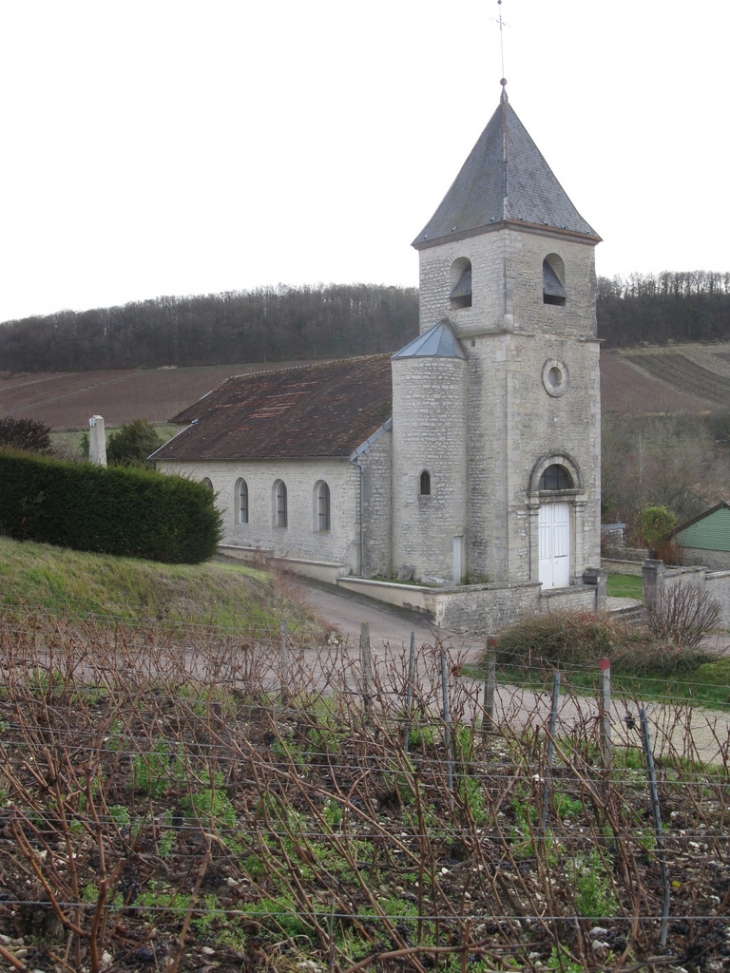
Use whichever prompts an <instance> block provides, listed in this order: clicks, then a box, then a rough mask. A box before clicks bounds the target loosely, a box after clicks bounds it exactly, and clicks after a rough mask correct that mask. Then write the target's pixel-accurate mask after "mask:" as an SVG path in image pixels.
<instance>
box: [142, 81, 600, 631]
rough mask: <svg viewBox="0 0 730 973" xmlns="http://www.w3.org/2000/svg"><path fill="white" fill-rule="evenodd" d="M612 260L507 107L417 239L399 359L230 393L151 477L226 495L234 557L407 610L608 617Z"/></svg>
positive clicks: (310, 372)
mask: <svg viewBox="0 0 730 973" xmlns="http://www.w3.org/2000/svg"><path fill="white" fill-rule="evenodd" d="M599 242H600V237H599V236H598V235H597V234H596V232H595V231H594V230H593V229H592V227H591V226H590V225H589V224H588V223H587V222H586V221H585V220H584V219H583V217H582V216H581V215H580V214H579V213H578V211H577V210H576V209H575V207H574V206H573V204H572V202H571V201H570V199H569V198H568V196H567V194H566V193H565V191H564V190H563V188H562V186H561V185H560V183H559V182H558V180H557V179H556V177H555V176H554V174H553V172H552V170H551V169H550V167H549V166H548V164H547V162H546V161H545V159H544V158H543V156H542V155H541V153H540V151H539V150H538V148H537V146H536V145H535V143H534V142H533V140H532V139H531V137H530V135H529V134H528V132H527V130H526V128H525V127H524V125H523V124H522V122H521V121H520V119H519V118H518V117H517V114H516V113H515V111H514V110H513V108H512V106H511V104H510V103H509V100H508V98H507V95H506V90H505V89H504V88H503V90H502V97H501V99H500V102H499V105H498V107H497V110H496V111H495V113H494V114H493V115H492V117H491V119H490V120H489V122H488V124H487V127H486V128H485V129H484V131H483V132H482V134H481V136H480V137H479V140H478V141H477V143H476V145H475V146H474V148H473V150H472V152H471V153H470V155H469V157H468V158H467V160H466V162H465V163H464V165H463V167H462V169H461V171H460V172H459V174H458V175H457V177H456V179H455V180H454V182H453V184H452V186H451V188H450V189H449V190H448V192H447V193H446V195H445V197H444V198H443V200H442V202H441V204H440V205H439V206H438V208H437V209H436V212H435V213H434V215H433V216H432V217H431V219H430V220H429V221H428V222H427V223H426V225H425V226H424V228H423V229H422V230H421V232H420V233H419V234H418V235H417V237H416V238H415V240H414V242H413V246H414V247H415V248H416V250H417V251H418V253H419V267H420V270H419V278H420V280H419V287H420V291H419V294H420V296H419V328H420V334H419V336H418V337H417V338H416V339H415V340H413V341H411V342H410V343H409V344H408V345H406V347H405V348H402V349H401V350H400V351H398V352H397V353H396V354H394V355H392V356H386V355H377V356H368V357H363V358H352V359H347V360H342V361H325V362H316V363H307V364H303V365H301V366H296V367H290V368H285V369H280V370H277V371H267V372H259V373H256V374H249V375H244V376H238V377H233V378H230V379H229V380H228V381H226V382H225V383H224V384H223V385H221V386H220V387H219V388H217V389H216V390H214V391H213V392H210V393H209V394H208V395H207V396H204V397H203V398H202V399H201V400H200V401H199V402H197V403H195V405H192V406H191V407H190V408H188V409H185V410H184V411H183V412H181V413H180V414H179V415H177V416H176V417H175V418H174V420H173V421H174V422H175V423H177V424H178V425H179V427H180V428H181V431H180V432H179V433H178V434H177V435H176V436H175V437H174V438H173V439H172V440H170V442H168V443H167V444H166V445H164V446H163V447H162V448H161V449H159V450H158V451H157V452H156V453H155V454H154V457H153V458H154V460H155V462H156V464H157V466H158V468H159V469H160V470H163V471H170V472H176V473H181V474H183V475H186V476H191V477H194V478H196V479H200V480H204V481H205V482H206V483H207V484H208V485H209V486H210V487H211V488H212V489H213V490H214V491H215V493H216V497H217V503H218V504H219V507H220V510H221V513H222V516H223V525H224V537H223V543H222V549H223V550H224V551H225V552H226V553H228V554H233V555H235V556H239V557H242V558H247V559H251V558H255V557H257V556H262V555H265V556H268V557H274V558H276V559H279V560H281V561H282V562H283V563H284V564H285V565H287V566H289V567H290V568H291V569H293V570H295V571H300V572H301V573H304V574H309V575H311V576H313V577H318V578H321V579H324V580H329V581H333V582H338V583H345V582H347V580H348V579H349V580H350V581H351V582H352V583H354V582H355V579H378V580H377V581H371V582H370V583H371V588H370V589H369V590H368V593H369V594H371V593H372V594H375V595H376V596H380V594H379V593H378V592H377V591H375V590H374V588H373V587H372V586H373V585H374V586H377V585H378V584H380V586H381V587H389V588H390V589H392V588H394V587H395V583H397V582H398V581H400V582H401V584H400V585H398V587H399V588H402V589H407V590H408V591H409V598H410V600H409V599H408V598H405V600H404V601H403V602H402V603H404V604H414V603H415V602H414V597H415V595H414V592H413V588H414V583H415V587H418V586H419V585H420V586H422V587H423V588H424V589H426V588H427V589H434V590H435V591H436V592H438V591H439V590H443V591H446V590H448V591H450V592H451V593H452V594H453V593H454V592H457V591H458V592H461V593H462V594H463V593H464V592H467V593H468V592H469V591H473V592H474V595H473V596H472V600H474V597H475V596H476V591H477V589H479V590H483V591H486V592H490V591H491V592H492V595H491V596H489V597H491V598H492V600H494V599H495V598H496V599H497V601H499V600H500V598H501V602H500V603H502V602H505V604H507V603H509V604H510V605H515V604H517V603H519V604H521V605H522V604H527V603H529V604H532V603H533V602H534V600H535V599H536V598H538V599H539V598H540V597H541V596H544V595H546V594H550V593H553V594H554V595H558V593H559V592H562V593H563V594H570V593H572V595H573V599H572V601H571V602H570V604H571V606H574V605H576V604H580V605H581V606H583V607H587V608H589V607H592V603H591V600H590V599H591V598H593V601H594V602H595V597H596V596H595V590H596V589H594V588H590V585H587V584H585V583H584V582H585V580H586V577H587V576H589V575H590V574H591V569H593V574H594V575H595V574H596V573H597V572H596V570H595V569H597V568H598V567H599V566H600V461H601V440H600V436H601V426H600V420H601V416H600V376H599V343H598V340H597V338H596V275H595V262H594V248H595V245H596V244H597V243H599ZM402 582H409V584H408V585H406V584H402ZM593 583H595V582H593ZM587 588H590V591H588V592H586V591H585V590H584V589H587ZM499 591H501V592H504V593H505V594H503V595H501V596H498V595H494V592H499ZM525 592H528V593H529V597H527V596H526V595H525ZM581 592H582V594H581ZM575 596H578V601H577V602H576V597H575ZM389 600H392V599H390V597H389ZM477 600H478V599H477ZM488 600H489V598H487V601H488ZM482 601H484V599H482ZM437 614H438V613H437ZM467 614H468V613H467ZM507 614H509V615H511V614H512V611H511V610H510V611H509V612H507ZM442 615H443V612H442ZM500 617H506V616H504V612H503V613H502V615H501V616H500Z"/></svg>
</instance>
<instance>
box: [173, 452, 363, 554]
mask: <svg viewBox="0 0 730 973" xmlns="http://www.w3.org/2000/svg"><path fill="white" fill-rule="evenodd" d="M158 465H159V468H160V470H161V471H162V472H171V473H178V474H180V475H182V476H189V477H191V478H192V479H195V480H203V479H204V478H206V477H207V478H208V479H209V480H210V481H211V483H212V484H213V490H214V491H215V493H216V505H217V507H218V509H219V510H220V511H221V515H222V518H223V537H222V542H223V543H224V544H227V545H231V546H233V547H242V548H253V549H258V550H261V551H262V552H264V553H267V554H273V555H274V556H276V557H291V558H312V559H314V560H317V561H326V562H332V563H337V564H345V565H347V567H348V570H349V571H350V572H353V573H354V572H357V570H358V568H359V516H360V511H359V505H360V500H359V496H360V494H359V490H360V484H359V471H358V470H357V469H356V468H355V467H354V466H353V465H352V464H351V463H350V462H348V460H346V459H325V460H296V461H286V460H277V461H274V460H271V461H269V462H248V463H241V462H235V461H208V462H204V461H197V462H196V461H189V462H182V463H169V462H168V463H160V464H158ZM239 477H243V478H244V479H245V480H246V483H247V484H248V509H249V522H248V523H247V524H239V523H236V518H235V499H234V491H235V487H236V482H237V480H238V479H239ZM277 480H283V481H284V483H285V484H286V488H287V526H286V527H276V526H274V498H273V488H274V483H275V482H276V481H277ZM322 480H324V481H325V482H326V483H327V484H328V486H329V488H330V530H329V531H327V532H324V531H320V530H318V524H317V504H316V492H315V490H316V486H317V484H318V483H319V482H320V481H322Z"/></svg>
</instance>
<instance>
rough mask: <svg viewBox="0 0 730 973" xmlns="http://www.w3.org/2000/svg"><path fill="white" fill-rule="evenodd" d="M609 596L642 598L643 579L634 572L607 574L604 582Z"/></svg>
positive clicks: (641, 599) (640, 599)
mask: <svg viewBox="0 0 730 973" xmlns="http://www.w3.org/2000/svg"><path fill="white" fill-rule="evenodd" d="M606 594H607V595H608V596H609V598H637V599H638V600H639V601H643V599H644V579H643V578H642V577H640V576H639V575H636V574H609V575H608V580H607V582H606Z"/></svg>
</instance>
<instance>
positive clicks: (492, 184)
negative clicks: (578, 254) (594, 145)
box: [413, 92, 600, 250]
mask: <svg viewBox="0 0 730 973" xmlns="http://www.w3.org/2000/svg"><path fill="white" fill-rule="evenodd" d="M505 223H511V224H513V225H514V224H517V225H520V224H522V225H525V224H526V225H528V226H529V225H532V226H540V227H545V226H547V227H549V228H550V229H552V230H558V231H563V232H567V233H570V234H571V235H574V234H579V235H580V236H583V237H585V238H586V239H587V240H589V241H590V242H592V243H597V242H598V241H599V240H600V237H599V236H598V235H597V234H596V231H595V230H594V229H593V228H592V227H591V226H590V225H589V224H588V223H586V221H585V220H584V219H583V217H582V216H581V215H580V213H579V212H578V210H577V209H576V208H575V206H573V204H572V203H571V201H570V199H569V198H568V196H567V194H566V192H565V190H564V189H563V187H562V186H561V185H560V183H559V182H558V180H557V179H556V178H555V176H554V175H553V172H552V170H551V168H550V166H549V165H548V164H547V162H546V161H545V159H544V158H543V156H542V153H541V152H540V150H539V149H538V147H537V146H536V145H535V143H534V142H533V141H532V139H531V138H530V136H529V134H528V132H527V129H526V128H525V126H524V125H523V124H522V122H521V121H520V120H519V118H518V117H517V115H516V113H515V111H514V109H513V108H512V106H511V105H510V103H509V101H508V99H507V95H506V93H505V92H503V94H502V100H501V101H500V104H499V106H498V108H497V110H496V111H495V113H494V114H493V115H492V117H491V118H490V120H489V122H488V123H487V127H486V128H485V129H484V131H483V132H482V134H481V135H480V137H479V140H478V142H477V143H476V145H475V146H474V148H473V149H472V151H471V153H470V155H469V158H468V159H467V160H466V162H465V163H464V165H463V166H462V168H461V172H460V173H459V175H458V176H457V177H456V179H455V180H454V182H453V184H452V186H451V188H450V189H449V191H448V192H447V194H446V196H444V198H443V200H442V202H441V205H440V206H439V208H438V209H437V210H436V212H435V213H434V215H433V216H432V217H431V219H430V220H429V221H428V223H427V224H426V226H425V227H424V228H423V230H421V232H420V233H419V234H418V236H417V237H416V239H415V240H414V241H413V246H414V247H415V248H416V249H417V250H422V249H424V248H426V247H428V246H432V245H433V244H435V243H437V242H444V240H445V239H448V238H449V237H454V238H457V239H458V237H459V236H464V235H471V234H472V233H475V232H476V233H479V232H485V231H486V230H488V229H489V228H490V227H493V226H495V225H500V224H505Z"/></svg>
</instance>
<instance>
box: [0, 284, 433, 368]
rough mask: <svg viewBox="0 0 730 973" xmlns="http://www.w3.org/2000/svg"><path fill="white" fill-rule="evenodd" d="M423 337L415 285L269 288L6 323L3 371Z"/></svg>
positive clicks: (284, 357) (202, 359) (339, 349)
mask: <svg viewBox="0 0 730 973" xmlns="http://www.w3.org/2000/svg"><path fill="white" fill-rule="evenodd" d="M417 334H418V291H417V290H416V289H415V288H399V287H385V286H382V285H373V284H347V285H341V286H340V285H330V286H327V287H324V286H315V287H296V288H294V287H284V286H279V287H276V288H270V287H266V288H258V289H257V290H253V291H242V292H239V293H233V292H231V293H226V294H207V295H203V296H199V297H160V298H156V299H155V300H150V301H144V302H143V303H137V304H125V305H124V306H123V307H112V308H100V309H96V310H92V311H83V312H79V313H77V312H74V311H59V312H58V313H57V314H52V315H48V316H46V317H29V318H24V319H23V320H21V321H12V322H8V323H7V324H6V325H4V326H2V327H0V362H1V363H2V365H1V366H0V367H2V368H3V369H4V370H6V371H10V372H43V371H74V372H75V371H82V370H86V369H104V368H158V367H160V366H162V365H177V366H185V365H211V364H219V363H224V362H266V361H290V360H292V359H298V358H299V359H317V358H335V357H346V356H349V355H361V354H370V353H372V352H384V351H395V350H397V349H398V348H399V347H401V346H402V345H404V344H406V343H407V342H408V341H409V340H410V339H411V338H413V337H415V336H416V335H417Z"/></svg>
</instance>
